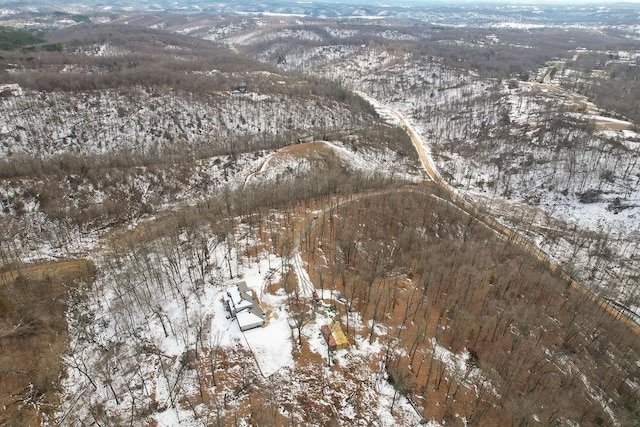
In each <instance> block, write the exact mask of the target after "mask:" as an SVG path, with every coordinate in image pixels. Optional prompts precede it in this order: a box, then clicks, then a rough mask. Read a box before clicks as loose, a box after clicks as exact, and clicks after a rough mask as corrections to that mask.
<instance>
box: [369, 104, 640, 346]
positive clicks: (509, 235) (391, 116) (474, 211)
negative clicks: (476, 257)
mask: <svg viewBox="0 0 640 427" xmlns="http://www.w3.org/2000/svg"><path fill="white" fill-rule="evenodd" d="M357 94H358V95H359V96H361V97H362V98H364V99H365V100H367V101H368V102H369V103H370V104H371V105H373V106H374V108H375V109H376V111H378V113H379V114H380V115H381V116H382V117H384V118H385V119H387V120H389V121H392V122H395V123H398V124H400V125H401V126H402V128H403V129H404V130H405V131H406V132H407V134H408V135H409V137H410V138H411V142H412V143H413V146H414V147H415V149H416V151H417V153H418V156H419V157H420V162H421V163H422V166H423V168H424V170H425V172H426V173H427V175H428V176H429V178H430V179H431V180H432V181H433V182H434V183H435V184H436V185H437V186H438V187H440V188H441V189H442V190H444V191H445V192H446V193H448V195H449V196H450V198H451V200H452V201H453V202H454V203H456V205H457V206H458V207H459V208H461V209H463V210H464V211H465V212H467V214H469V215H471V216H473V217H474V218H475V219H476V220H478V221H479V222H481V223H483V224H485V225H486V226H487V227H489V228H491V229H492V230H494V231H495V232H496V233H497V234H498V235H500V236H502V237H503V238H505V239H507V240H508V241H510V242H513V243H515V244H517V245H520V246H521V247H523V248H524V249H525V250H526V251H528V252H529V253H531V254H532V255H533V256H535V257H536V258H537V259H538V260H540V261H541V262H543V263H544V264H546V265H548V266H549V269H550V270H551V271H553V272H554V273H556V274H558V275H559V277H560V278H561V279H562V280H564V281H566V283H567V284H568V285H571V287H573V288H575V289H577V290H578V291H580V292H581V293H583V294H584V295H585V296H586V297H588V298H589V299H590V300H591V301H592V302H594V303H595V304H597V305H598V306H599V307H602V308H603V309H604V310H606V311H607V312H608V313H609V314H611V315H612V316H613V317H615V318H616V319H618V320H619V321H621V322H623V323H624V324H626V325H627V326H628V327H629V329H630V330H631V331H632V332H633V333H635V334H636V335H640V325H638V324H637V323H636V322H635V321H634V320H633V319H632V318H630V317H629V316H628V315H627V314H626V313H624V312H622V311H620V310H618V309H617V308H616V307H615V306H613V305H612V304H611V303H610V302H609V301H607V300H605V299H604V298H602V297H600V296H598V295H596V294H594V293H593V292H591V291H590V290H589V289H587V288H586V287H584V286H583V285H581V284H580V283H579V282H577V281H576V280H575V279H573V278H572V277H571V276H570V275H569V274H568V273H567V272H565V271H564V270H563V269H562V267H561V266H560V265H559V264H558V263H557V262H556V261H554V260H553V259H552V258H551V257H550V256H549V255H548V254H547V253H545V252H544V251H543V250H542V249H540V248H539V247H538V246H537V245H536V244H534V243H533V242H531V241H530V240H529V239H527V238H526V237H524V236H523V235H522V234H520V233H519V232H518V231H517V230H515V229H513V228H510V227H507V226H506V225H504V224H502V223H501V222H499V221H498V220H497V219H495V218H494V217H492V216H490V215H489V214H487V213H484V212H481V211H480V210H479V209H478V208H477V207H475V206H474V205H473V204H472V203H471V202H469V201H468V200H467V199H465V198H464V197H463V196H462V195H460V194H459V193H458V192H457V191H456V190H455V189H454V188H453V187H451V185H449V183H447V182H446V181H445V180H443V179H442V177H441V176H440V174H439V173H438V170H437V168H436V166H435V162H434V161H433V157H432V155H431V151H430V150H429V147H428V145H427V144H426V143H425V142H424V140H423V138H422V136H421V135H420V133H419V132H418V131H416V129H415V128H414V127H413V125H412V124H411V123H409V121H408V120H407V119H406V118H405V117H404V115H403V114H402V113H400V112H399V111H397V110H394V109H393V108H391V107H389V106H386V105H383V104H382V103H380V102H379V101H377V100H376V99H374V98H372V97H370V96H368V95H367V94H365V93H363V92H357Z"/></svg>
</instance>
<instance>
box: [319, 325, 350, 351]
mask: <svg viewBox="0 0 640 427" xmlns="http://www.w3.org/2000/svg"><path fill="white" fill-rule="evenodd" d="M320 332H321V333H322V336H323V337H324V340H325V341H326V342H327V346H328V347H329V350H331V351H334V350H343V349H345V348H347V347H349V341H348V340H347V337H346V336H345V334H344V332H342V328H341V327H340V324H339V323H332V324H331V325H322V326H321V327H320Z"/></svg>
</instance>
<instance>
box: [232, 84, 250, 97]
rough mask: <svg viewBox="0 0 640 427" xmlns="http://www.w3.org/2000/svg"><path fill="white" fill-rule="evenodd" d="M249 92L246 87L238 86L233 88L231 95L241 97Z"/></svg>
mask: <svg viewBox="0 0 640 427" xmlns="http://www.w3.org/2000/svg"><path fill="white" fill-rule="evenodd" d="M246 92H247V86H246V85H236V86H233V87H232V88H231V93H232V94H234V95H240V94H243V93H246Z"/></svg>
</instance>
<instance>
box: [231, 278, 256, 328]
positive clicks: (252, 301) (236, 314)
mask: <svg viewBox="0 0 640 427" xmlns="http://www.w3.org/2000/svg"><path fill="white" fill-rule="evenodd" d="M224 301H225V306H226V308H227V311H228V312H229V314H230V315H231V317H233V318H235V319H236V320H237V321H238V326H240V330H241V331H247V330H249V329H253V328H258V327H260V326H262V325H264V312H263V311H262V309H261V308H260V305H259V302H258V300H257V298H255V297H254V294H253V291H252V290H251V289H249V287H248V286H247V283H246V282H245V281H241V282H238V283H236V284H235V285H233V286H232V287H231V288H229V290H228V291H227V293H226V295H225V297H224Z"/></svg>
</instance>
